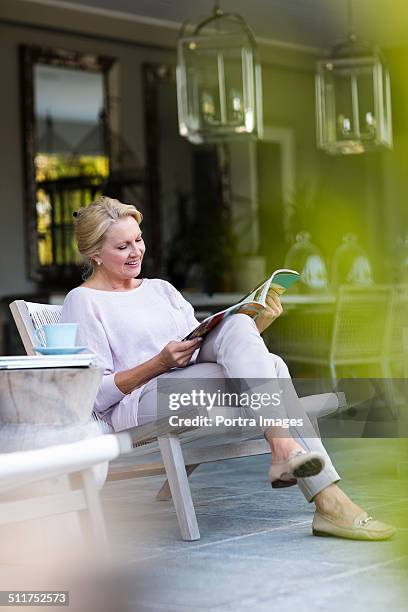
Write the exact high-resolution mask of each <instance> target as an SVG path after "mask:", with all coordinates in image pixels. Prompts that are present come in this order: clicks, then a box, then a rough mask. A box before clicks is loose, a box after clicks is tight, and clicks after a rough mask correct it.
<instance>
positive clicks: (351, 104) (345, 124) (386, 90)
mask: <svg viewBox="0 0 408 612" xmlns="http://www.w3.org/2000/svg"><path fill="white" fill-rule="evenodd" d="M348 6H349V32H350V33H349V35H348V38H347V40H346V41H344V42H341V43H340V44H338V45H336V46H335V47H334V49H333V51H332V54H331V57H330V58H329V59H324V60H321V61H319V62H318V63H317V71H316V129H317V146H318V148H320V149H323V150H325V151H327V152H328V153H331V154H349V153H364V152H365V151H370V150H376V149H378V148H381V147H388V148H392V122H391V92H390V77H389V72H388V68H387V66H386V63H385V60H384V58H383V56H382V54H381V52H380V50H379V49H378V48H376V47H373V46H372V45H369V44H368V43H366V42H360V41H358V40H357V38H356V36H355V34H353V33H352V23H351V22H352V15H351V0H349V4H348Z"/></svg>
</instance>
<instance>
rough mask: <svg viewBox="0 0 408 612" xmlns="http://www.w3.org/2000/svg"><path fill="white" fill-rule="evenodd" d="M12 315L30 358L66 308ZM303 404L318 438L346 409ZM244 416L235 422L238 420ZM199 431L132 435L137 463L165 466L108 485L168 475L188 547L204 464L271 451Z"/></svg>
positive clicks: (165, 427)
mask: <svg viewBox="0 0 408 612" xmlns="http://www.w3.org/2000/svg"><path fill="white" fill-rule="evenodd" d="M10 309H11V312H12V314H13V317H14V320H15V322H16V325H17V329H18V331H19V333H20V336H21V339H22V341H23V344H24V347H25V349H26V351H27V353H28V354H33V353H34V344H35V342H36V339H35V329H37V328H38V327H40V326H41V325H43V324H45V323H47V322H52V323H57V322H58V320H59V318H60V316H61V311H62V307H61V306H52V305H49V304H37V303H33V302H25V301H24V300H16V301H14V302H12V303H11V304H10ZM300 401H301V402H302V404H303V407H304V409H305V410H306V412H307V414H308V416H309V418H310V420H311V422H312V424H313V426H314V427H315V429H316V432H317V433H318V432H319V429H318V424H317V419H318V418H320V417H324V416H327V415H329V414H332V413H334V412H336V411H337V410H340V409H342V408H345V407H346V402H345V397H344V394H343V393H321V394H319V395H310V396H307V397H303V398H301V400H300ZM196 414H197V413H196V411H195V409H194V410H193V409H192V410H191V416H195V415H196ZM238 414H239V413H237V415H232V416H238ZM186 416H187V415H186ZM194 429H195V428H190V429H188V430H187V429H186V428H180V427H178V428H177V427H175V426H170V424H169V422H168V419H166V418H164V419H162V420H159V421H156V422H154V423H146V424H145V425H140V426H138V427H133V428H131V429H129V430H127V432H128V433H129V435H130V436H131V439H132V444H133V448H134V451H133V454H134V455H135V457H136V456H140V455H148V454H151V453H157V451H158V450H160V453H161V457H162V461H163V464H161V463H159V462H157V461H156V462H150V463H147V464H144V465H142V466H140V465H136V466H134V467H133V466H132V467H130V468H127V469H126V470H123V468H116V469H112V468H110V469H109V473H108V480H118V479H124V478H133V477H138V476H147V475H155V474H161V473H165V474H166V476H167V480H166V482H165V483H164V484H163V486H162V487H161V489H160V491H159V492H158V494H157V499H158V500H160V501H164V500H168V499H171V498H172V499H173V503H174V506H175V510H176V514H177V519H178V522H179V526H180V530H181V535H182V538H183V539H184V540H188V541H192V540H197V539H199V538H200V532H199V529H198V525H197V519H196V515H195V511H194V505H193V501H192V497H191V491H190V486H189V483H188V476H189V475H190V474H191V473H192V472H193V471H194V470H195V469H196V468H197V467H198V466H199V465H200V464H201V463H207V462H212V461H220V460H223V459H234V458H238V457H248V456H252V455H259V454H264V453H269V452H270V448H269V445H268V443H267V442H266V440H265V439H264V438H263V437H261V438H258V439H250V440H245V441H243V440H232V441H231V434H230V435H229V436H228V437H227V442H226V441H225V440H223V441H222V443H217V442H219V441H221V440H222V436H221V435H220V436H217V437H215V436H213V437H211V436H206V437H203V436H202V434H201V435H196V434H197V432H195V431H192V430H194ZM210 438H211V440H210ZM182 445H183V450H182V448H181V446H182Z"/></svg>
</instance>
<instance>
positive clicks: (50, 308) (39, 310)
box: [10, 300, 62, 355]
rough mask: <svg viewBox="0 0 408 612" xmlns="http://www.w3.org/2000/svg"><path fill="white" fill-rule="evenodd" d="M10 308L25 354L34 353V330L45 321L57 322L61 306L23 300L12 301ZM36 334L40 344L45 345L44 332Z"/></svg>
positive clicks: (36, 341) (45, 322) (35, 343)
mask: <svg viewBox="0 0 408 612" xmlns="http://www.w3.org/2000/svg"><path fill="white" fill-rule="evenodd" d="M10 310H11V314H12V315H13V318H14V321H15V324H16V326H17V329H18V332H19V334H20V337H21V340H22V342H23V345H24V348H25V351H26V353H27V355H35V350H34V347H35V346H36V345H38V339H37V336H36V335H35V331H36V330H37V329H38V328H40V327H41V326H42V325H46V324H47V323H58V322H59V320H60V318H61V314H62V306H55V305H52V304H39V303H37V302H25V301H24V300H15V301H14V302H12V303H11V304H10ZM38 335H39V336H40V342H41V344H42V345H45V338H44V334H43V333H42V332H40V333H39V334H38Z"/></svg>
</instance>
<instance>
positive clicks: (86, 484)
mask: <svg viewBox="0 0 408 612" xmlns="http://www.w3.org/2000/svg"><path fill="white" fill-rule="evenodd" d="M81 479H82V486H83V490H84V494H85V497H86V502H87V507H88V509H87V516H86V518H85V515H84V516H83V517H82V518H83V519H84V520H82V521H81V523H82V529H84V530H85V534H84V535H85V537H86V536H87V535H88V536H91V537H92V544H93V550H94V551H97V553H98V555H99V556H100V558H101V559H108V558H109V554H110V551H109V543H108V537H107V533H106V525H105V519H104V516H103V511H102V504H101V500H100V497H99V492H98V489H97V486H96V481H95V477H94V474H93V472H92V469H91V468H89V469H86V470H83V471H82V472H81ZM81 514H82V513H81Z"/></svg>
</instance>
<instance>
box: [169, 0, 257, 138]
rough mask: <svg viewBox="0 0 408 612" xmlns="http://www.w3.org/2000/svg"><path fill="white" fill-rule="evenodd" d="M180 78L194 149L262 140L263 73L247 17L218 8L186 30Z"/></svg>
mask: <svg viewBox="0 0 408 612" xmlns="http://www.w3.org/2000/svg"><path fill="white" fill-rule="evenodd" d="M176 74H177V102H178V115H179V131H180V134H181V136H184V137H186V138H187V139H188V140H189V141H190V142H192V143H195V144H200V143H205V142H228V141H239V140H256V139H257V138H259V137H260V136H261V133H262V88H261V67H260V64H259V61H258V53H257V46H256V42H255V39H254V35H253V33H252V31H251V29H250V28H249V26H248V25H247V23H246V22H245V20H244V19H243V17H241V16H240V15H238V14H236V13H224V12H223V11H222V9H221V8H220V6H219V3H218V2H215V4H214V8H213V12H212V14H211V15H210V16H209V17H207V18H206V19H204V20H203V21H200V22H199V23H198V24H197V25H195V26H194V25H192V24H188V23H185V24H183V26H182V28H181V30H180V34H179V39H178V59H177V72H176Z"/></svg>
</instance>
